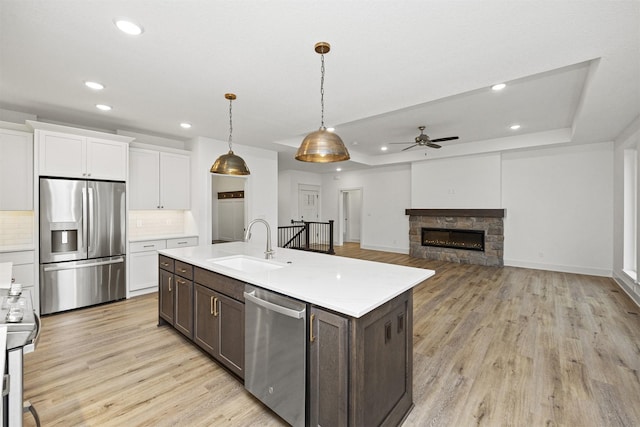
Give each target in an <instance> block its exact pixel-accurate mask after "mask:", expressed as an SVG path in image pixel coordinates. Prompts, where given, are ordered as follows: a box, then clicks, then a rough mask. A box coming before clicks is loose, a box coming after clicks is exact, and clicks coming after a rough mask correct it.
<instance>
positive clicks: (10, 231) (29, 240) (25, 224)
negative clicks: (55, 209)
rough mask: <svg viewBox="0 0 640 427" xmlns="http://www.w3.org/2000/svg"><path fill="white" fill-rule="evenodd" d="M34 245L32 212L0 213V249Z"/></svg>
mask: <svg viewBox="0 0 640 427" xmlns="http://www.w3.org/2000/svg"><path fill="white" fill-rule="evenodd" d="M34 243H35V241H34V224H33V211H0V247H6V246H11V247H13V246H33V245H34Z"/></svg>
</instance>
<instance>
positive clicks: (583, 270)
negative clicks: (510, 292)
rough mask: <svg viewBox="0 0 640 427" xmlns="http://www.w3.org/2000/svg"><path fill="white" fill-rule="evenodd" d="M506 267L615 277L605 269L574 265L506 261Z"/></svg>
mask: <svg viewBox="0 0 640 427" xmlns="http://www.w3.org/2000/svg"><path fill="white" fill-rule="evenodd" d="M504 265H505V266H510V267H522V268H532V269H534V270H548V271H559V272H562V273H575V274H588V275H590V276H602V277H613V271H611V270H607V269H604V268H591V267H579V266H574V265H557V264H544V263H537V262H529V261H519V260H513V259H505V260H504Z"/></svg>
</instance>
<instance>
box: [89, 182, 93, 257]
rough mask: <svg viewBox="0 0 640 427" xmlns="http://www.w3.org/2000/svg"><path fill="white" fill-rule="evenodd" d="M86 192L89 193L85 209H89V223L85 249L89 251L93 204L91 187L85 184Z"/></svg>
mask: <svg viewBox="0 0 640 427" xmlns="http://www.w3.org/2000/svg"><path fill="white" fill-rule="evenodd" d="M87 192H88V193H89V203H87V210H88V211H89V217H88V218H89V225H88V226H87V251H88V252H89V253H90V252H91V233H93V224H94V218H93V216H94V214H93V211H94V205H93V187H90V186H87Z"/></svg>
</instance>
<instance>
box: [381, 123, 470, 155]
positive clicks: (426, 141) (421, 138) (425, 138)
mask: <svg viewBox="0 0 640 427" xmlns="http://www.w3.org/2000/svg"><path fill="white" fill-rule="evenodd" d="M418 129H420V135H418V136H416V137H415V142H392V143H391V144H413V145H411V146H409V147H407V148H403V149H402V151H405V150H408V149H409V148H413V147H418V146H420V147H431V148H442V146H441V145H438V144H436V142H443V141H452V140H454V139H458V137H457V136H448V137H446V138H437V139H431V138H429V135H427V134H425V133H424V129H425V126H418Z"/></svg>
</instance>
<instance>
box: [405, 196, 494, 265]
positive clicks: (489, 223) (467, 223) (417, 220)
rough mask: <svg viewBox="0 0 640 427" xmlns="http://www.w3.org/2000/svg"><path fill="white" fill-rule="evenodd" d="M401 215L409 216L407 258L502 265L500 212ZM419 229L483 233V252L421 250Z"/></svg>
mask: <svg viewBox="0 0 640 427" xmlns="http://www.w3.org/2000/svg"><path fill="white" fill-rule="evenodd" d="M405 214H406V215H409V255H410V256H412V257H416V258H425V259H434V260H439V261H448V262H457V263H460V264H479V265H487V266H498V267H502V266H503V265H504V260H503V254H504V214H505V210H504V209H406V210H405ZM423 227H429V228H448V229H454V230H484V233H485V237H484V238H485V249H484V252H481V251H471V250H466V249H453V248H440V247H432V246H423V245H422V228H423Z"/></svg>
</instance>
